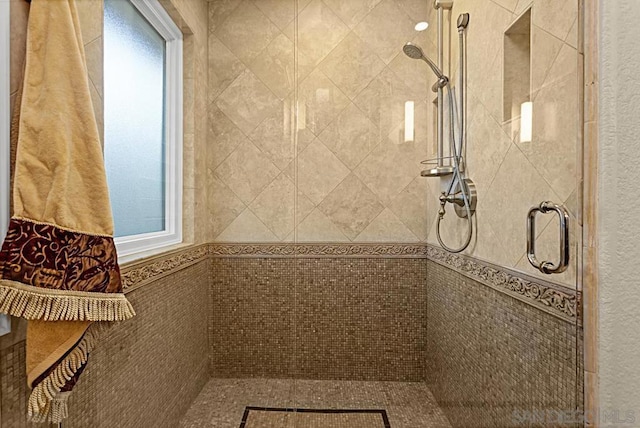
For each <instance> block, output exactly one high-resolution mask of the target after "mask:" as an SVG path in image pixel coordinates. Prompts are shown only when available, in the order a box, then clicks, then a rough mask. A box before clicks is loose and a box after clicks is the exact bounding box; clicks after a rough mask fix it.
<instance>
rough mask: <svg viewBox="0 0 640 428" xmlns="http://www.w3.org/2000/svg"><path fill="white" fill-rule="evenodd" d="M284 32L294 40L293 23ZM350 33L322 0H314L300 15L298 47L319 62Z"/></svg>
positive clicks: (314, 61)
mask: <svg viewBox="0 0 640 428" xmlns="http://www.w3.org/2000/svg"><path fill="white" fill-rule="evenodd" d="M284 33H285V34H286V35H287V36H288V37H289V38H290V39H291V40H292V41H293V38H294V37H295V36H294V34H293V33H294V28H293V23H291V24H289V26H288V27H287V29H286V30H285V31H284ZM347 33H349V28H348V27H347V26H346V25H345V24H344V23H343V22H342V20H341V19H340V18H338V16H337V15H336V14H335V13H333V12H332V11H331V9H329V8H328V7H327V6H326V5H325V4H324V3H323V2H322V1H320V0H313V1H311V2H310V3H309V5H308V6H306V7H305V8H304V9H303V10H302V11H301V12H300V15H298V49H300V52H301V53H303V54H305V55H306V56H307V57H308V58H310V59H311V60H312V61H313V63H314V64H318V63H319V62H320V61H322V59H323V58H324V57H325V56H327V54H328V53H329V52H331V51H332V50H333V48H335V47H336V46H337V45H338V43H340V41H341V40H342V39H343V38H344V37H345V36H346V35H347Z"/></svg>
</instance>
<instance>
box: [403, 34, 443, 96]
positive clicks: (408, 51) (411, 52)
mask: <svg viewBox="0 0 640 428" xmlns="http://www.w3.org/2000/svg"><path fill="white" fill-rule="evenodd" d="M402 51H403V52H404V54H405V55H406V56H408V57H409V58H411V59H421V60H423V61H424V62H426V63H427V65H429V67H430V68H431V70H433V73H434V74H435V75H436V76H437V77H438V83H437V85H438V86H439V87H441V88H442V87H444V86H446V85H447V83H449V78H448V77H447V76H445V75H444V74H443V73H442V71H440V69H439V68H438V66H437V65H436V64H435V63H434V62H433V61H431V60H430V59H429V57H427V56H426V55H425V54H424V52H423V51H422V48H421V47H420V46H418V45H414V44H413V43H411V42H407V43H405V45H404V46H403V47H402Z"/></svg>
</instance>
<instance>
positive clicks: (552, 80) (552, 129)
mask: <svg viewBox="0 0 640 428" xmlns="http://www.w3.org/2000/svg"><path fill="white" fill-rule="evenodd" d="M576 55H577V54H576V51H575V49H573V48H572V47H570V46H569V45H566V44H565V45H564V46H563V48H562V50H561V51H560V54H559V55H558V58H557V59H556V61H555V63H554V65H553V67H551V70H550V72H549V75H548V76H547V79H546V81H545V85H544V87H543V88H542V89H541V90H540V91H539V92H538V93H537V95H536V97H535V99H534V102H533V141H532V142H531V143H525V142H523V143H520V144H518V148H519V149H520V150H521V151H522V152H523V153H524V154H525V155H526V156H527V158H528V159H529V160H530V161H531V163H532V164H533V165H535V167H536V169H537V170H538V171H540V173H541V174H542V176H543V177H544V178H545V180H546V181H547V182H548V183H549V184H550V185H551V187H552V188H553V190H554V191H555V192H556V194H557V195H558V196H559V197H560V200H562V201H564V200H566V199H567V198H568V197H569V195H570V194H571V192H572V191H573V190H574V189H575V186H576V183H577V175H576V174H577V169H576V162H577V152H576V150H577V145H578V137H579V133H580V126H581V124H580V123H579V120H580V114H579V105H578V95H579V94H578V75H577V70H576V61H577V57H576Z"/></svg>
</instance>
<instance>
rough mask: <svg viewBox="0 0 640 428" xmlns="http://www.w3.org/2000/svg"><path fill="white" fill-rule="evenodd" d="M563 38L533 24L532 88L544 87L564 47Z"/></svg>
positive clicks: (534, 89)
mask: <svg viewBox="0 0 640 428" xmlns="http://www.w3.org/2000/svg"><path fill="white" fill-rule="evenodd" d="M563 44H564V43H562V40H560V39H558V38H557V37H555V36H552V35H551V34H549V33H548V32H546V31H545V30H542V29H541V28H540V27H537V26H535V25H532V26H531V88H532V91H533V92H535V91H537V90H538V89H540V88H541V87H542V85H543V84H544V82H545V79H546V77H547V74H548V73H549V72H550V69H551V67H552V65H553V63H554V62H555V60H556V58H557V57H558V53H559V52H560V49H561V48H562V45H563Z"/></svg>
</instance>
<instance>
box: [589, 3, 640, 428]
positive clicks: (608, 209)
mask: <svg viewBox="0 0 640 428" xmlns="http://www.w3.org/2000/svg"><path fill="white" fill-rule="evenodd" d="M600 11H601V21H600V26H601V28H600V31H601V38H600V52H599V54H600V61H601V63H600V103H599V108H600V118H599V119H600V131H599V133H600V134H599V138H600V165H599V172H598V174H599V194H600V200H599V203H598V205H599V219H600V220H599V222H600V224H599V237H600V241H599V245H600V249H599V257H600V266H599V272H600V273H599V292H600V294H599V299H600V305H599V311H600V315H599V316H600V321H599V322H600V325H599V339H600V351H599V365H600V366H599V371H600V386H599V390H600V394H599V395H600V421H601V425H602V426H613V425H615V423H614V422H616V421H615V420H614V419H615V411H618V412H619V414H618V419H619V421H618V424H617V425H616V426H625V425H626V426H633V427H638V426H640V278H639V273H640V270H639V269H638V267H639V260H640V200H639V198H640V25H639V23H640V1H638V0H614V1H612V0H600ZM627 412H634V416H635V417H634V420H633V422H632V421H631V418H630V415H629V414H627ZM607 413H608V414H607ZM607 416H608V417H607ZM605 419H607V420H605ZM622 421H626V422H627V423H624V424H620V423H619V422H622Z"/></svg>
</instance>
